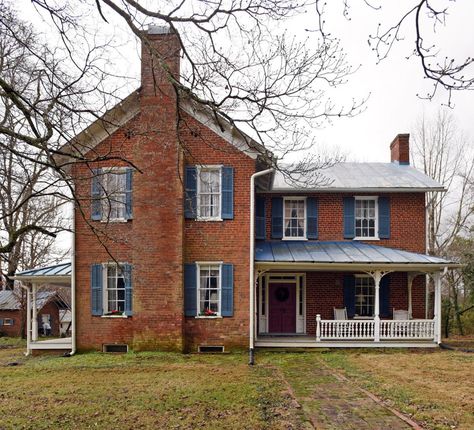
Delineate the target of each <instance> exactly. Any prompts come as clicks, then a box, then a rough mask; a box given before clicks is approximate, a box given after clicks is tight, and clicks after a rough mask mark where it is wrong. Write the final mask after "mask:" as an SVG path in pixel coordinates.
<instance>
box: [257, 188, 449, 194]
mask: <svg viewBox="0 0 474 430" xmlns="http://www.w3.org/2000/svg"><path fill="white" fill-rule="evenodd" d="M437 191H439V192H446V189H445V188H440V187H433V188H425V187H404V188H397V187H391V188H388V187H387V188H382V187H374V188H343V187H337V188H336V187H335V188H327V187H326V188H323V187H321V188H272V189H271V190H269V191H262V192H265V193H271V194H284V193H333V192H334V193H429V192H437Z"/></svg>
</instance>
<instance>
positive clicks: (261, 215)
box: [255, 196, 266, 240]
mask: <svg viewBox="0 0 474 430" xmlns="http://www.w3.org/2000/svg"><path fill="white" fill-rule="evenodd" d="M265 230H266V226H265V197H262V196H259V197H257V199H256V201H255V239H262V240H265V236H266V234H265Z"/></svg>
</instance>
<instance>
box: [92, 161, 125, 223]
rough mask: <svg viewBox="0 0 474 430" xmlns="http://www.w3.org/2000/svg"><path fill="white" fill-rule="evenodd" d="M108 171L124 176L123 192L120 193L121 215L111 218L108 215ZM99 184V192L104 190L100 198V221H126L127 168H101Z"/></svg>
mask: <svg viewBox="0 0 474 430" xmlns="http://www.w3.org/2000/svg"><path fill="white" fill-rule="evenodd" d="M109 173H120V174H122V175H124V176H125V188H124V190H123V193H122V192H121V193H120V194H123V195H124V197H125V198H124V205H123V215H124V216H123V217H118V218H112V217H109V216H108V215H109V210H108V209H109V208H108V206H109V196H108V193H109V190H108V181H107V179H108V176H107V175H108V174H109ZM99 180H100V186H101V187H102V188H103V189H101V193H102V192H104V193H105V195H104V196H103V197H102V200H101V212H102V219H101V221H102V222H127V218H126V217H125V215H126V211H127V169H126V168H125V167H106V168H104V169H102V173H101V175H100V178H99Z"/></svg>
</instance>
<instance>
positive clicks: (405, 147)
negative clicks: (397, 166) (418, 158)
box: [390, 134, 410, 164]
mask: <svg viewBox="0 0 474 430" xmlns="http://www.w3.org/2000/svg"><path fill="white" fill-rule="evenodd" d="M409 141H410V135H409V134H399V135H397V136H396V137H395V139H393V142H392V143H391V144H390V159H391V161H392V162H394V161H398V162H399V163H402V164H410V143H409Z"/></svg>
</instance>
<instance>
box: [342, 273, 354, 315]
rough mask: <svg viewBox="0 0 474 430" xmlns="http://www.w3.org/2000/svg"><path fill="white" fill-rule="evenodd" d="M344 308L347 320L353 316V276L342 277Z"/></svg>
mask: <svg viewBox="0 0 474 430" xmlns="http://www.w3.org/2000/svg"><path fill="white" fill-rule="evenodd" d="M343 288H344V307H345V308H346V310H347V316H348V318H353V317H354V315H355V278H354V276H353V275H344V281H343Z"/></svg>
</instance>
